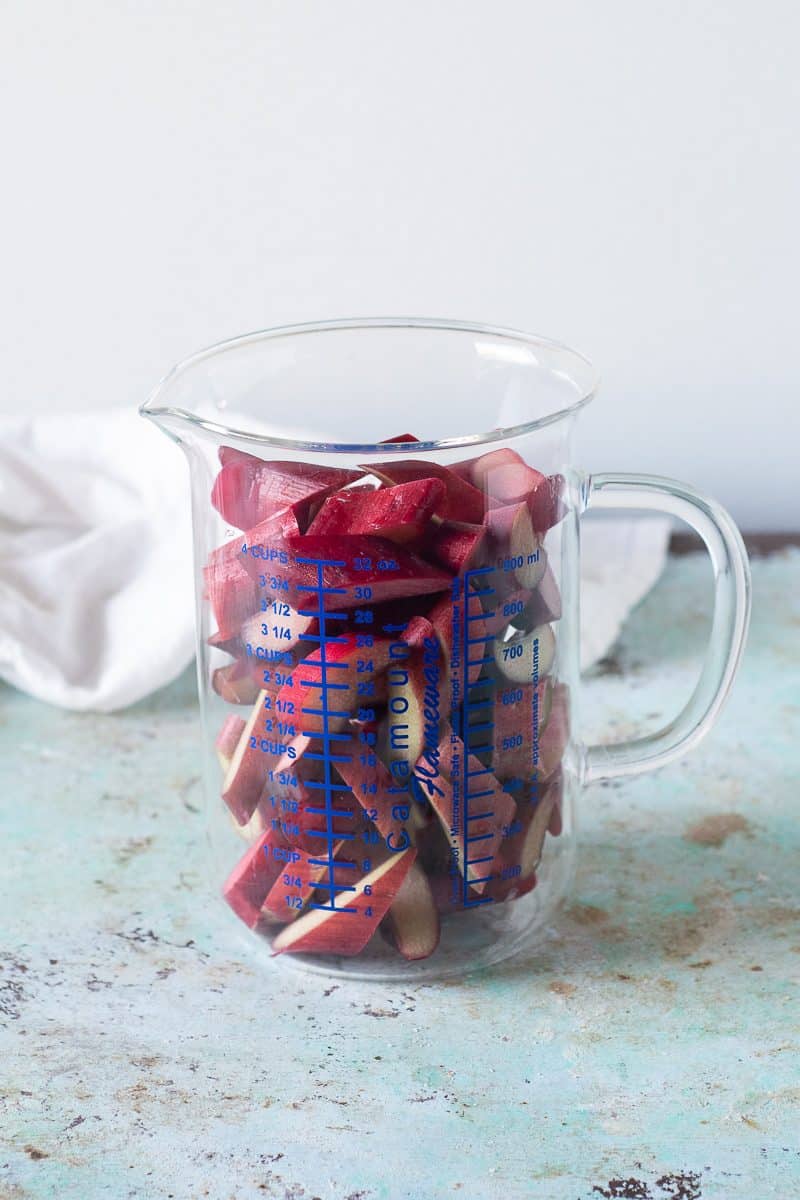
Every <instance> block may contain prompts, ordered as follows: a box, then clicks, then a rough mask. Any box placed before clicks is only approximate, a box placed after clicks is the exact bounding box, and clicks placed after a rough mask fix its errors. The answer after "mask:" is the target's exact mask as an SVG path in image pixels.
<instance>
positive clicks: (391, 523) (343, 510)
mask: <svg viewBox="0 0 800 1200" xmlns="http://www.w3.org/2000/svg"><path fill="white" fill-rule="evenodd" d="M444 497H445V487H444V484H443V483H442V481H441V480H440V479H416V480H412V481H411V482H410V483H399V484H397V486H396V487H386V488H375V489H374V490H372V491H368V490H363V491H362V490H361V489H355V488H354V489H352V490H350V491H344V492H335V493H334V494H333V495H332V496H328V498H327V500H325V502H324V503H323V505H322V507H321V508H320V510H319V512H318V513H317V515H316V516H315V517H314V520H313V521H312V522H311V524H310V525H309V527H308V533H309V536H315V535H316V536H319V535H322V534H343V533H346V534H358V533H361V534H367V535H369V536H370V537H383V538H388V539H389V541H392V542H397V543H399V544H400V545H404V544H406V543H408V542H414V541H417V539H418V538H420V537H421V536H422V533H423V531H424V530H425V528H426V526H427V525H428V522H429V520H430V518H431V516H432V515H433V513H434V512H437V511H438V510H439V509H440V508H441V507H442V504H443V501H444Z"/></svg>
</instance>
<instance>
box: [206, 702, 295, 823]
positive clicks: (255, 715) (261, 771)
mask: <svg viewBox="0 0 800 1200" xmlns="http://www.w3.org/2000/svg"><path fill="white" fill-rule="evenodd" d="M296 730H297V725H296V722H295V719H294V718H293V716H292V715H291V714H290V713H286V712H285V711H282V710H281V709H280V708H279V707H278V702H277V701H276V699H275V697H274V695H273V694H271V693H270V692H269V691H267V690H263V691H261V692H259V694H258V696H257V697H256V700H255V702H254V704H253V708H252V711H251V713H250V717H249V719H248V721H247V723H246V725H245V727H244V729H243V731H242V735H241V738H240V739H239V744H238V746H237V747H236V750H235V751H234V754H233V757H232V758H231V762H230V766H229V768H228V772H227V774H226V776H225V780H224V782H223V785H222V799H223V800H224V801H225V803H226V804H227V806H228V808H229V809H230V810H231V812H232V813H233V815H234V817H235V818H236V820H237V821H238V823H239V824H240V825H245V824H246V823H247V822H248V821H249V820H250V818H251V817H252V815H253V813H254V812H255V809H256V805H257V804H258V802H259V800H260V799H261V795H262V793H263V792H264V791H265V789H268V790H270V791H271V793H272V794H273V796H274V798H275V799H276V805H275V807H276V808H277V807H279V804H278V803H277V801H278V800H279V799H284V798H287V797H291V798H292V799H293V800H295V801H296V802H298V803H300V802H302V801H303V800H305V798H306V797H305V792H304V790H303V787H302V783H301V781H299V780H297V779H295V778H294V774H293V773H292V767H293V766H294V760H295V757H296V752H295V751H294V749H293V746H292V740H293V739H294V737H295V735H296ZM284 760H285V761H284Z"/></svg>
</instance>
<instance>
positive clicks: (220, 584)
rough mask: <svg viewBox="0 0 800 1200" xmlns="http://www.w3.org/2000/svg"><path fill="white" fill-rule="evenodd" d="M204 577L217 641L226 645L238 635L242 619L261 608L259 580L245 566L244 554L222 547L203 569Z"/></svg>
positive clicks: (212, 554) (213, 554)
mask: <svg viewBox="0 0 800 1200" xmlns="http://www.w3.org/2000/svg"><path fill="white" fill-rule="evenodd" d="M222 549H224V547H223V548H222ZM203 579H204V581H205V591H206V595H207V597H208V602H209V604H210V605H211V611H212V613H213V614H214V620H215V621H216V625H217V632H216V634H215V635H214V637H215V640H216V643H217V644H220V643H223V644H224V642H225V641H227V640H229V639H231V638H235V637H236V636H237V635H238V633H239V630H240V628H241V625H242V622H243V621H245V620H246V619H247V617H249V616H251V615H252V614H253V613H254V612H255V611H256V609H257V608H258V601H259V597H258V583H257V581H256V580H255V579H253V578H252V576H251V575H250V574H249V572H248V571H247V570H246V569H245V566H244V563H243V562H242V560H241V557H240V556H238V555H235V554H234V553H232V552H231V550H230V549H229V550H228V551H227V553H222V552H221V550H215V551H213V552H212V553H211V555H210V557H209V560H208V566H206V567H204V568H203Z"/></svg>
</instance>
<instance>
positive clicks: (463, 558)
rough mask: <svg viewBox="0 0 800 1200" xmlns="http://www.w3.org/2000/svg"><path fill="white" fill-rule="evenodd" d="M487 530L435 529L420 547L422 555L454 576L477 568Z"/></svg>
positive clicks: (477, 527)
mask: <svg viewBox="0 0 800 1200" xmlns="http://www.w3.org/2000/svg"><path fill="white" fill-rule="evenodd" d="M485 537H486V530H485V529H484V527H483V526H482V525H449V524H446V523H445V524H441V525H431V526H429V528H428V530H427V532H426V533H425V536H424V538H423V540H422V542H421V543H420V552H421V553H422V555H423V556H424V557H425V558H427V559H428V560H429V561H430V562H434V563H437V564H438V566H440V567H444V568H445V570H446V571H450V572H451V573H452V574H453V575H463V574H464V572H465V571H467V570H469V568H470V567H474V566H477V564H478V561H479V559H480V554H481V550H482V548H483V545H484V541H485Z"/></svg>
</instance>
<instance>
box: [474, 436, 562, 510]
mask: <svg viewBox="0 0 800 1200" xmlns="http://www.w3.org/2000/svg"><path fill="white" fill-rule="evenodd" d="M544 479H545V476H544V475H542V473H541V471H537V470H535V469H534V468H533V467H529V466H528V464H527V463H525V462H523V460H522V459H521V458H520V456H519V455H518V454H517V453H516V452H515V451H514V450H509V449H505V450H492V451H491V452H490V453H489V454H483V455H481V457H480V458H478V459H476V460H475V462H474V464H473V467H472V482H473V483H474V484H475V486H476V487H479V488H481V489H482V490H483V491H485V492H488V494H489V495H490V496H491V497H492V500H494V501H495V502H496V503H497V504H514V503H515V502H516V501H519V500H524V499H526V498H527V497H528V496H530V495H531V494H532V493H533V492H534V491H535V490H536V489H537V488H538V487H539V486H540V485H541V483H542V482H543V481H544Z"/></svg>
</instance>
